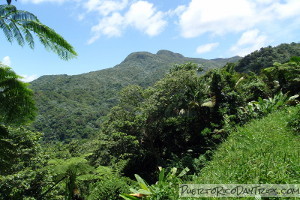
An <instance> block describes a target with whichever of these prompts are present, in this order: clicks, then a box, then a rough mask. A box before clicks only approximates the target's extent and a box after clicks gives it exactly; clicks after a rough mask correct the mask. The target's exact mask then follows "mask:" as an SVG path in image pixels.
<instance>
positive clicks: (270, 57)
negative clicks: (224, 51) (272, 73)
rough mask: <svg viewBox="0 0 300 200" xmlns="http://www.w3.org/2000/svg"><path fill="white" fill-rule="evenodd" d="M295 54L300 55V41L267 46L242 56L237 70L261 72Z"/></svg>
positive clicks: (286, 60) (287, 59)
mask: <svg viewBox="0 0 300 200" xmlns="http://www.w3.org/2000/svg"><path fill="white" fill-rule="evenodd" d="M293 56H300V43H291V44H281V45H278V46H276V47H271V46H268V47H265V48H261V49H260V50H258V51H254V52H253V53H251V54H249V55H247V56H245V57H244V58H242V59H241V60H240V61H239V62H238V64H237V66H236V67H235V70H236V71H238V72H246V73H247V72H250V71H252V72H256V73H257V72H259V71H260V70H261V69H264V68H266V67H271V66H272V65H273V63H274V62H279V63H286V62H288V61H289V60H290V58H291V57H293Z"/></svg>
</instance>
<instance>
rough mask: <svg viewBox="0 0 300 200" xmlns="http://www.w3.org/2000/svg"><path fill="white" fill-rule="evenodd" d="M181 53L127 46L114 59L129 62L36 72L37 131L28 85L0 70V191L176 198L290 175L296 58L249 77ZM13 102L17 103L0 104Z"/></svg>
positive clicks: (30, 196)
mask: <svg viewBox="0 0 300 200" xmlns="http://www.w3.org/2000/svg"><path fill="white" fill-rule="evenodd" d="M293 45H295V44H291V46H293ZM169 54H171V55H172V58H169ZM135 57H139V59H136V58H135ZM165 57H168V58H169V59H170V60H169V61H165V62H166V63H167V64H166V65H165V66H167V67H165V68H160V67H159V62H158V61H157V60H159V59H162V60H167V59H166V58H165ZM179 58H182V56H180V55H179V54H174V53H171V52H168V51H160V52H158V53H157V54H156V55H154V54H149V53H135V54H131V55H130V56H129V57H128V58H127V59H125V61H124V62H123V63H128V62H129V61H132V62H135V64H134V65H133V67H130V64H128V66H127V67H126V66H125V65H124V66H122V65H119V66H116V67H114V68H112V69H107V70H102V71H99V72H91V73H87V74H83V75H78V76H67V75H60V76H45V77H42V78H40V79H38V80H36V81H35V82H33V83H32V86H31V88H32V89H33V90H34V92H35V98H36V100H37V102H38V107H39V112H40V113H39V115H38V116H37V118H36V122H35V124H34V128H35V130H34V129H33V127H24V124H23V123H26V122H29V121H30V120H32V119H33V117H34V111H35V109H34V106H33V105H34V104H33V101H32V97H33V93H32V92H31V90H29V89H28V88H27V85H26V84H24V83H22V82H20V81H18V80H17V78H18V77H17V75H15V74H14V73H13V72H12V71H11V70H10V69H9V68H5V67H1V68H0V69H3V72H2V74H4V75H5V76H1V77H0V84H1V87H0V88H1V90H0V97H1V98H2V99H3V101H1V102H0V105H1V106H2V107H0V109H2V110H4V111H5V112H1V118H0V120H1V121H0V125H1V127H0V131H1V132H0V133H1V135H0V136H1V138H0V142H1V147H0V148H1V149H0V150H1V151H0V152H1V153H0V162H1V165H0V191H1V192H0V199H5V200H6V199H7V200H19V199H26V200H34V199H39V200H40V199H53V200H61V199H65V200H74V199H90V200H96V199H99V200H100V199H101V200H104V199H111V200H115V199H140V198H139V196H143V199H150V200H152V199H164V200H166V199H172V200H173V199H174V200H175V199H179V197H178V188H177V187H178V184H179V183H278V184H279V183H282V184H285V183H297V181H298V180H299V178H300V175H299V171H300V168H299V167H300V166H299V162H297V161H298V159H299V154H298V153H299V152H298V150H299V113H300V111H299V110H300V109H299V93H300V88H299V85H300V58H299V57H290V58H289V59H288V61H287V62H284V63H279V62H275V63H272V64H271V65H270V66H268V67H266V68H262V69H261V70H260V71H259V72H258V73H257V74H255V73H240V72H237V71H235V69H236V68H237V66H238V65H239V63H238V64H234V63H227V64H225V66H224V67H222V68H215V69H207V68H205V67H204V64H203V65H199V63H198V64H197V63H196V64H195V63H191V62H185V61H195V60H190V59H187V58H184V57H183V58H184V59H187V60H182V62H185V63H183V64H182V63H180V64H176V65H173V67H170V66H169V65H170V61H171V60H172V59H174V61H177V60H176V59H179ZM252 59H254V60H252V61H251V62H253V63H254V62H260V61H255V59H256V58H255V57H253V58H252ZM147 60H149V64H148V65H147V63H148V61H147ZM258 60H259V58H258ZM210 62H214V61H210ZM241 62H242V61H241ZM137 63H140V65H138V64H137ZM151 63H152V64H151ZM153 63H154V64H153ZM157 65H158V66H157ZM143 66H144V67H143ZM145 66H147V67H145ZM151 66H152V67H151ZM162 66H164V65H162ZM133 69H137V72H136V71H135V70H133ZM138 69H139V70H138ZM153 69H155V70H164V71H165V73H164V74H162V75H161V76H162V77H157V76H152V75H151V73H153V74H155V73H157V71H155V70H154V71H153ZM131 70H133V71H131ZM203 70H204V72H203ZM135 73H136V74H135ZM7 74H9V76H8V75H7ZM147 74H148V75H149V76H147ZM0 75H1V74H0ZM133 75H134V76H133ZM140 75H141V76H140ZM142 75H144V76H145V77H146V78H147V77H148V78H149V80H151V81H149V80H147V81H145V80H146V79H143V77H142ZM133 77H134V78H133ZM10 79H13V80H14V81H15V82H16V83H20V84H19V85H18V84H12V85H11V84H8V83H9V82H7V80H10ZM50 80H51V81H53V84H50V83H51V82H50ZM95 80H98V82H97V81H95ZM142 81H145V82H142ZM114 84H115V85H114ZM6 85H8V86H9V87H7V88H6ZM16 85H17V86H19V87H21V88H22V90H14V89H13V90H11V91H10V90H9V88H13V87H12V86H16ZM100 86H101V87H100ZM103 86H105V87H106V89H105V87H103ZM125 86H126V87H125ZM89 87H90V90H88V89H87V88H89ZM108 88H109V90H108ZM7 91H10V92H12V91H18V92H16V93H6V92H7ZM19 91H25V92H24V93H22V92H19ZM95 91H97V92H95ZM105 92H107V93H105ZM102 93H103V96H102ZM7 94H11V95H7ZM105 94H106V95H107V96H106V95H105ZM18 95H23V96H25V97H28V101H21V100H24V98H17V97H18ZM26 95H27V96H26ZM8 97H9V98H8ZM96 97H97V98H98V99H97V98H96ZM108 97H109V98H108ZM10 99H12V102H15V104H13V105H15V106H13V107H12V108H15V109H16V110H15V109H10V110H9V109H8V110H7V111H6V110H5V109H7V106H6V105H9V104H4V103H3V102H5V101H10ZM20 99H21V100H20ZM17 100H20V101H17ZM100 100H101V101H100ZM103 102H105V103H106V104H103ZM26 103H28V104H26ZM69 104H70V105H69ZM41 105H43V106H41ZM104 105H105V106H104ZM28 106H29V107H28ZM101 106H102V107H101ZM18 109H19V110H18ZM98 109H99V110H98ZM22 111H27V112H24V113H25V114H24V115H19V118H20V119H22V120H21V121H17V122H16V123H15V122H13V121H9V120H7V119H10V118H9V116H10V115H11V114H13V115H16V116H18V114H19V113H21V114H22ZM100 111H101V112H100ZM87 114H90V115H89V116H90V118H87ZM13 119H17V118H13ZM25 125H26V124H25ZM28 128H30V129H31V130H28ZM68 129H69V130H68ZM36 130H40V131H41V133H39V132H38V131H36ZM52 130H58V132H52ZM59 131H60V132H59ZM43 134H44V135H43ZM43 137H46V138H45V139H44V140H43V141H42V139H43ZM74 138H75V139H74ZM59 140H61V142H60V141H59ZM228 163H230V165H229V164H228ZM245 172H247V173H245ZM135 179H136V181H135ZM130 188H131V190H130Z"/></svg>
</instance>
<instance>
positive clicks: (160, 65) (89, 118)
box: [31, 50, 239, 142]
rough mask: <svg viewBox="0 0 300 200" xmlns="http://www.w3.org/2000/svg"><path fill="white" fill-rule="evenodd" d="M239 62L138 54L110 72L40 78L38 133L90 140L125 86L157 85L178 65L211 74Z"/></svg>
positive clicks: (35, 83) (35, 85)
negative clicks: (195, 66)
mask: <svg viewBox="0 0 300 200" xmlns="http://www.w3.org/2000/svg"><path fill="white" fill-rule="evenodd" d="M238 59H239V57H233V58H229V59H215V60H205V59H196V58H186V57H183V56H182V55H180V54H176V53H173V52H170V51H166V50H161V51H158V52H157V54H151V53H147V52H137V53H132V54H130V55H129V56H128V57H127V58H126V59H125V60H124V61H123V62H122V63H121V64H119V65H117V66H115V67H113V68H110V69H104V70H100V71H95V72H90V73H86V74H81V75H75V76H67V75H55V76H43V77H40V78H39V79H37V80H35V81H33V82H32V83H31V88H32V89H33V90H34V91H35V100H36V103H37V107H38V109H39V115H38V117H37V119H36V121H35V122H34V124H33V126H34V130H37V131H41V132H43V133H44V134H45V135H44V140H47V141H49V140H51V141H53V140H58V141H67V142H68V141H70V140H71V139H74V138H89V137H91V136H93V135H94V134H95V132H97V131H98V130H99V128H100V125H101V122H102V119H101V117H103V116H105V115H106V114H107V113H108V112H109V110H110V108H111V107H113V106H115V105H116V104H117V103H118V100H119V97H118V93H119V92H120V90H121V89H122V88H124V87H125V86H128V85H131V84H135V85H139V86H141V87H143V88H145V87H148V86H150V85H153V84H154V83H155V82H156V81H158V80H159V79H161V78H162V77H163V76H164V75H165V74H166V73H167V72H168V71H169V69H170V68H171V67H172V66H173V65H174V64H175V63H177V64H181V63H186V62H195V63H198V64H199V65H201V66H203V68H204V70H205V71H207V70H209V69H211V68H218V67H222V66H224V65H225V64H226V63H227V62H236V61H237V60H238Z"/></svg>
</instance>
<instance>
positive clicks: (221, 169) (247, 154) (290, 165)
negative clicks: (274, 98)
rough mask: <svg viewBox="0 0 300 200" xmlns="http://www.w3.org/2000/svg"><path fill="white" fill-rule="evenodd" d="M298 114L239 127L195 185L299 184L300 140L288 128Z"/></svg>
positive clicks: (288, 113) (283, 114)
mask: <svg viewBox="0 0 300 200" xmlns="http://www.w3.org/2000/svg"><path fill="white" fill-rule="evenodd" d="M295 111H296V109H295V108H289V109H287V110H283V111H277V112H275V113H272V114H270V115H269V116H267V117H264V118H263V119H259V120H254V121H252V122H251V123H249V124H247V125H245V126H243V127H239V128H238V129H237V131H236V132H233V133H232V134H231V135H230V136H229V137H228V139H227V140H226V141H225V142H224V143H223V144H222V145H221V146H220V147H219V149H218V150H217V151H216V152H215V155H214V157H213V160H212V161H211V162H210V163H208V165H207V166H206V167H205V168H204V169H203V170H202V171H201V174H200V176H198V177H195V178H194V180H193V183H195V184H196V183H197V184H204V183H206V184H221V183H222V184H229V183H232V184H234V183H239V184H257V183H260V184H271V183H273V184H288V183H289V184H293V183H294V184H296V183H298V184H299V182H300V137H299V135H295V134H293V133H292V132H291V130H290V129H289V128H287V126H286V125H287V121H288V119H289V118H290V116H291V114H292V113H294V112H295ZM252 199H253V198H252Z"/></svg>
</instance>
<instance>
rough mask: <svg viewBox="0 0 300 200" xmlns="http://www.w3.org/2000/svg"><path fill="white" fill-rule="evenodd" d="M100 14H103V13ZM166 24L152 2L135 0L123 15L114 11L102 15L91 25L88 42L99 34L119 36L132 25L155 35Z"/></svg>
mask: <svg viewBox="0 0 300 200" xmlns="http://www.w3.org/2000/svg"><path fill="white" fill-rule="evenodd" d="M90 1H97V0H90ZM102 14H103V15H105V13H102ZM166 24H167V21H166V20H164V13H163V12H160V11H157V10H156V8H155V7H154V5H153V4H152V3H149V2H147V1H137V2H134V3H133V4H131V6H130V7H129V9H128V10H127V11H125V12H124V14H123V15H122V14H121V13H120V12H114V13H112V14H110V15H108V16H105V17H102V18H101V19H100V21H99V23H98V24H97V25H95V26H93V27H92V29H91V31H92V37H91V38H90V39H89V41H88V44H92V43H94V42H95V41H96V40H97V39H99V38H100V37H101V35H105V36H108V37H120V36H121V35H122V33H123V31H124V30H125V29H126V28H128V27H134V28H135V29H137V30H139V31H141V32H143V33H145V34H147V35H149V36H156V35H158V34H159V33H161V32H162V31H163V29H164V27H165V26H166Z"/></svg>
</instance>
